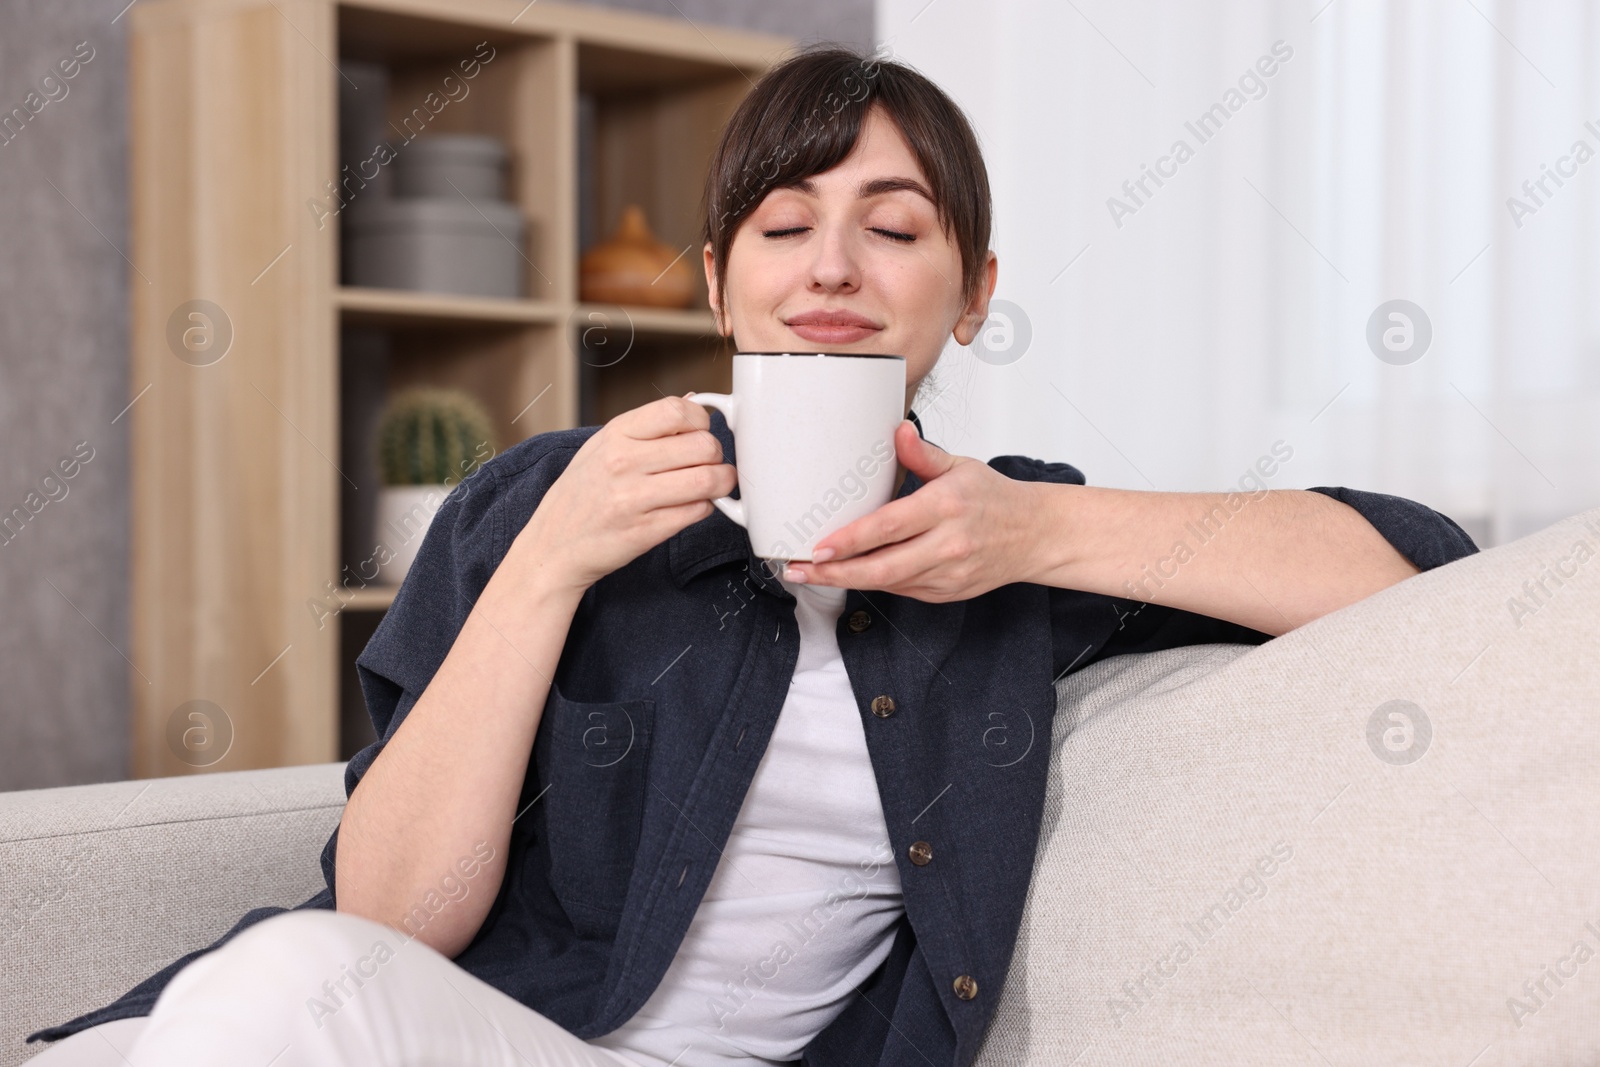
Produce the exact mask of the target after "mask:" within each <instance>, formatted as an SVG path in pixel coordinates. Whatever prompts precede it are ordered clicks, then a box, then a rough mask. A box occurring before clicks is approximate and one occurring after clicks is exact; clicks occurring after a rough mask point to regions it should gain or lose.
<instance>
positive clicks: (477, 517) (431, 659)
mask: <svg viewBox="0 0 1600 1067" xmlns="http://www.w3.org/2000/svg"><path fill="white" fill-rule="evenodd" d="M538 443H539V442H538V441H537V439H529V441H527V442H524V445H525V446H530V447H528V448H527V449H526V450H525V452H524V455H532V456H533V457H534V458H532V459H531V461H528V462H524V463H523V464H522V465H521V466H503V465H500V464H497V463H496V462H494V461H491V462H490V463H488V464H485V465H484V466H483V467H482V468H480V469H479V470H478V471H476V472H474V473H473V474H472V475H471V476H470V477H468V478H467V479H465V480H464V481H462V482H461V483H460V484H459V485H457V486H456V487H455V488H454V489H452V490H451V491H450V493H449V495H448V496H446V497H445V499H444V501H443V503H441V504H440V506H439V510H438V511H437V512H436V513H435V514H434V516H433V520H432V521H431V522H430V523H429V525H428V530H427V533H426V534H424V536H423V539H422V544H421V546H420V547H419V548H418V549H417V555H416V559H415V560H414V561H413V562H412V564H411V567H410V569H409V570H408V571H407V573H406V577H405V580H404V581H403V582H402V583H401V585H400V589H399V591H398V592H397V593H396V594H395V598H394V603H393V604H392V605H390V607H389V610H388V611H387V612H386V613H385V615H384V617H383V620H382V621H381V622H380V623H379V624H378V628H377V630H376V631H375V632H374V633H373V635H372V639H371V640H370V641H368V642H367V645H366V647H365V648H363V649H362V651H361V654H360V655H359V656H357V657H356V676H357V679H358V680H359V682H360V683H361V694H362V697H363V698H364V699H365V701H366V705H367V714H368V716H369V717H370V718H371V719H372V727H373V730H374V731H375V732H376V734H377V736H378V739H377V740H376V741H374V742H373V743H372V744H370V745H367V746H366V747H365V748H363V749H362V750H361V751H359V752H357V753H356V754H355V755H354V756H351V757H350V760H349V762H348V763H347V764H346V765H345V771H344V788H345V796H346V797H347V798H348V797H349V796H350V795H351V794H353V793H354V792H355V789H356V786H357V784H359V783H360V781H361V778H362V776H363V775H365V774H366V773H367V771H368V769H369V768H371V766H372V764H373V762H374V761H375V760H376V759H377V758H378V754H379V753H380V752H382V751H383V747H384V746H385V745H386V744H388V742H389V739H390V738H391V737H393V736H394V734H395V731H396V730H398V729H399V728H400V724H401V723H402V722H404V721H405V718H406V716H407V715H408V714H410V712H411V709H412V708H413V707H415V706H416V703H417V699H418V698H419V697H420V696H421V695H422V692H423V690H424V689H426V688H427V686H428V682H429V681H430V680H432V678H433V675H434V673H435V672H436V671H438V669H439V666H440V664H442V663H443V662H444V658H445V656H446V655H447V654H448V653H449V651H450V648H451V646H452V645H454V644H455V639H456V635H457V634H459V633H460V632H461V628H462V627H463V626H464V625H465V624H466V621H467V616H468V614H469V613H470V612H471V611H472V606H473V605H474V604H475V603H477V600H478V596H479V595H480V594H481V593H482V592H483V589H484V587H485V586H486V585H488V584H489V579H490V577H492V576H493V574H494V571H495V569H496V568H497V567H498V566H499V564H500V561H501V560H502V559H503V558H504V557H505V554H506V552H507V551H509V550H510V547H511V542H512V541H513V540H514V539H515V537H516V535H517V533H518V532H519V531H520V530H521V529H522V527H523V525H525V524H526V522H527V520H528V518H529V516H531V515H532V514H533V511H534V508H536V507H537V506H538V502H539V500H541V499H542V498H543V497H544V494H545V492H547V491H548V490H549V488H550V486H551V485H552V484H553V483H554V482H555V480H556V478H557V477H559V476H560V474H561V472H562V471H563V470H564V469H565V467H566V464H567V462H568V461H569V460H570V459H571V457H572V453H573V451H575V449H573V448H561V447H541V448H537V449H535V448H533V447H531V446H533V445H535V444H538ZM501 458H508V459H509V458H512V457H511V453H510V452H507V453H504V454H503V456H502V457H501ZM338 837H339V831H338V828H337V827H336V828H335V829H334V831H333V834H332V836H330V837H329V838H328V843H327V844H326V845H324V846H323V849H322V874H323V878H324V880H325V881H326V882H327V884H328V889H329V891H330V892H333V891H334V859H335V855H336V850H337V847H338V844H337V843H338Z"/></svg>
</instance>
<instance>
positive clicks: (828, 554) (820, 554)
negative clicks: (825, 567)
mask: <svg viewBox="0 0 1600 1067" xmlns="http://www.w3.org/2000/svg"><path fill="white" fill-rule="evenodd" d="M836 555H838V553H837V552H835V551H834V550H833V549H831V548H818V549H814V550H813V551H812V553H811V562H812V563H826V562H828V561H829V560H830V559H832V558H833V557H834V556H836Z"/></svg>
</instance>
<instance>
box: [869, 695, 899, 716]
mask: <svg viewBox="0 0 1600 1067" xmlns="http://www.w3.org/2000/svg"><path fill="white" fill-rule="evenodd" d="M872 714H874V715H876V716H877V717H878V718H880V719H887V718H888V717H889V716H891V715H893V714H894V698H893V697H873V698H872Z"/></svg>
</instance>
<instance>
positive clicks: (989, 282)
mask: <svg viewBox="0 0 1600 1067" xmlns="http://www.w3.org/2000/svg"><path fill="white" fill-rule="evenodd" d="M983 272H984V275H985V277H984V280H983V282H982V283H981V284H979V286H978V292H977V295H976V296H974V297H973V298H972V303H970V304H968V305H967V306H966V307H965V308H964V309H962V312H961V318H959V319H957V320H956V325H955V329H953V330H951V331H950V333H951V335H952V336H953V337H955V339H956V344H959V345H963V346H964V345H970V344H971V343H972V340H973V338H975V337H977V336H978V331H979V330H981V329H982V328H983V324H984V323H985V322H987V321H988V320H989V298H990V297H992V296H994V283H995V282H996V281H997V280H998V279H999V277H1000V260H999V257H997V256H996V255H995V254H994V249H992V248H991V249H990V250H989V251H988V252H987V253H986V254H985V255H984V259H983Z"/></svg>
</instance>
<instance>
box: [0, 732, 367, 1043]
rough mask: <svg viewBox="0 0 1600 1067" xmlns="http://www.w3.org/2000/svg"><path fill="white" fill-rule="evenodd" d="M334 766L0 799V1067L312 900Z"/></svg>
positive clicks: (327, 830)
mask: <svg viewBox="0 0 1600 1067" xmlns="http://www.w3.org/2000/svg"><path fill="white" fill-rule="evenodd" d="M344 802H345V795H344V764H343V763H324V764H315V765H311V766H304V767H286V768H281V769H276V770H262V771H237V772H229V773H222V774H198V775H191V776H185V777H174V778H153V779H147V780H142V781H127V782H110V783H106V784H103V785H88V786H69V787H66V788H61V789H35V790H27V791H22V792H15V793H0V871H4V872H5V882H4V889H3V890H0V959H3V960H4V961H5V965H4V966H3V967H0V1005H4V1011H3V1012H0V1067H12V1065H14V1064H18V1063H22V1062H23V1061H24V1060H26V1059H28V1058H29V1057H32V1056H35V1055H38V1053H39V1052H40V1051H41V1049H42V1048H44V1047H45V1046H41V1045H38V1044H34V1045H25V1044H23V1038H24V1037H26V1035H28V1034H29V1033H31V1032H33V1031H34V1030H38V1029H40V1028H42V1027H45V1026H53V1025H55V1024H56V1023H59V1022H61V1021H62V1020H63V1019H67V1018H70V1017H72V1016H75V1015H78V1014H80V1013H82V1012H85V1011H88V1010H89V1009H91V1008H96V1007H99V1006H100V1005H102V1004H105V1003H107V1002H109V1001H112V1000H115V999H116V998H117V997H119V996H121V995H122V994H123V993H124V992H126V991H127V990H128V989H129V988H131V987H132V986H133V985H135V984H136V983H138V982H139V981H140V980H142V979H143V978H145V977H146V976H147V975H149V974H150V973H151V972H153V971H156V970H159V969H160V968H162V967H164V966H166V965H167V964H168V963H171V962H172V961H173V960H175V959H177V958H178V957H179V956H182V955H184V954H185V953H187V952H191V951H193V950H194V949H195V948H197V947H199V946H202V945H206V944H209V943H211V942H212V941H214V940H216V938H218V937H220V936H221V935H222V934H223V933H225V932H226V931H227V930H228V929H229V928H230V927H231V926H233V924H234V923H235V922H237V921H238V919H239V916H240V915H242V914H244V913H245V912H247V911H249V910H250V909H251V908H256V907H261V906H263V905H278V906H281V907H289V906H292V905H294V904H298V903H300V902H301V901H303V900H305V899H306V898H307V897H309V896H311V895H313V894H314V893H316V892H317V891H319V890H321V889H322V888H324V886H323V880H322V868H321V865H320V862H319V857H320V855H321V852H322V846H323V844H325V843H326V842H327V840H328V835H329V834H331V833H332V832H333V829H334V827H335V826H337V825H338V823H339V817H340V815H341V814H342V813H343V811H344Z"/></svg>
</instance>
